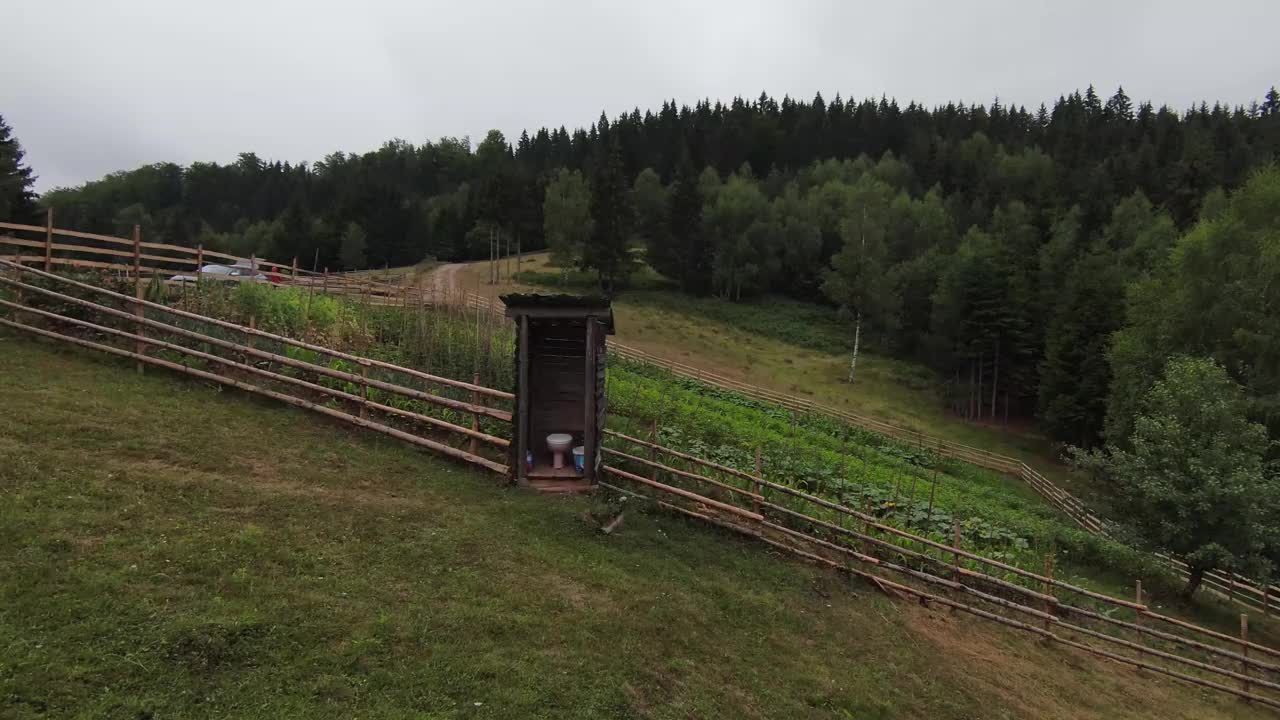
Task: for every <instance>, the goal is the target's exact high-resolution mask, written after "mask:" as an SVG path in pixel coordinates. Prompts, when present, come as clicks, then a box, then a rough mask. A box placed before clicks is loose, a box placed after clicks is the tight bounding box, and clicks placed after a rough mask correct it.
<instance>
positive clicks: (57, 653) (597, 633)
mask: <svg viewBox="0 0 1280 720" xmlns="http://www.w3.org/2000/svg"><path fill="white" fill-rule="evenodd" d="M0 397H3V398H5V406H4V407H5V409H6V411H5V412H4V413H3V414H0V496H2V497H0V550H2V552H0V577H3V578H5V582H4V583H3V584H0V716H4V717H15V718H23V717H36V716H42V714H43V716H56V717H108V716H109V717H150V716H152V714H154V716H155V717H226V716H241V717H287V716H297V717H303V716H305V717H351V716H356V715H358V716H360V717H431V718H435V717H439V718H452V717H477V718H482V717H495V718H496V717H503V718H505V717H556V718H564V717H655V718H656V717H833V718H841V717H845V718H847V717H858V718H864V717H895V718H896V717H955V718H960V717H978V716H981V717H1121V716H1122V717H1137V718H1141V717H1153V718H1154V717H1160V718H1181V717H1185V718H1192V717H1195V718H1200V717H1251V716H1253V715H1254V713H1255V711H1253V710H1250V709H1249V708H1247V707H1245V706H1242V705H1239V704H1237V703H1234V702H1232V701H1228V700H1225V699H1221V698H1219V697H1217V696H1209V695H1205V694H1202V693H1200V692H1198V691H1194V690H1192V689H1189V688H1186V687H1184V686H1181V685H1178V684H1174V683H1167V682H1164V681H1160V680H1152V679H1150V678H1144V677H1142V676H1139V675H1137V674H1135V673H1133V672H1131V671H1129V670H1127V669H1121V668H1118V667H1117V666H1114V665H1109V664H1104V663H1099V662H1096V661H1094V660H1091V659H1086V658H1082V657H1080V656H1077V655H1074V654H1070V653H1063V652H1061V651H1058V650H1051V649H1046V648H1043V647H1041V646H1040V645H1039V644H1038V643H1036V642H1034V641H1031V640H1029V639H1027V638H1026V637H1023V636H1020V635H1017V634H1012V633H1009V632H1006V631H1004V630H1002V629H999V628H996V627H993V626H990V625H987V624H984V623H981V622H979V621H976V620H973V619H969V618H965V617H951V616H948V615H947V614H946V613H935V612H930V611H925V610H922V609H920V608H918V607H915V606H911V605H907V604H898V603H893V602H890V601H888V600H886V599H884V598H882V597H880V596H878V595H877V594H875V593H874V592H872V591H871V590H869V589H868V588H866V587H864V586H861V585H850V584H848V583H847V581H845V580H844V579H842V578H839V577H836V576H833V575H830V574H828V573H825V572H820V571H817V570H812V569H809V568H806V567H803V566H801V565H798V564H796V563H794V562H791V561H789V560H783V559H780V558H777V557H774V556H772V555H770V554H769V553H766V552H764V551H763V550H762V549H761V548H759V547H757V546H755V545H752V544H749V543H744V542H740V541H738V540H736V539H732V538H728V537H725V536H722V535H719V534H717V533H714V532H711V531H709V530H707V529H705V528H703V527H701V526H696V525H689V524H686V523H684V522H681V521H678V520H674V519H671V518H667V517H664V516H660V515H649V514H636V513H631V514H629V516H628V520H627V523H626V524H625V525H624V526H623V528H622V531H621V532H620V533H619V534H616V535H614V536H609V537H604V536H600V535H598V534H596V533H594V532H593V531H592V530H591V529H590V526H589V525H588V524H587V523H586V522H585V521H584V520H583V519H582V515H583V513H584V512H585V511H586V510H588V509H589V507H590V501H589V500H586V499H582V498H572V499H563V498H548V497H542V496H538V495H533V494H526V493H524V492H520V491H516V490H512V489H509V488H505V487H501V486H500V485H499V484H498V483H497V482H496V481H495V479H494V478H492V477H491V476H483V475H478V474H475V473H473V472H470V471H468V470H464V469H462V468H459V467H457V466H454V465H450V464H447V463H444V462H441V461H438V460H436V459H434V458H432V457H430V456H428V455H426V454H423V453H420V452H417V451H414V450H411V449H409V448H406V447H403V446H400V445H397V444H394V443H393V442H391V441H388V440H384V439H381V438H377V437H371V436H368V435H364V434H358V433H352V432H348V431H346V430H344V429H342V428H339V427H336V426H333V425H331V424H328V423H326V422H323V421H320V420H318V419H316V418H313V417H311V416H309V415H306V414H303V413H301V412H300V411H295V410H292V409H286V408H281V407H277V406H274V405H269V404H264V403H260V402H256V401H253V400H250V399H246V398H243V397H237V396H234V395H232V394H228V393H219V392H216V391H214V390H211V389H208V388H205V387H202V386H200V385H197V384H192V383H188V382H183V381H180V380H176V379H173V378H169V377H166V376H163V375H162V374H148V375H147V376H145V377H139V376H137V375H135V374H134V373H133V372H132V371H131V370H129V369H128V366H126V365H122V364H119V363H116V362H113V361H110V360H103V359H98V358H92V359H91V358H87V357H85V356H82V355H78V354H68V353H64V352H60V351H56V350H53V349H50V348H48V347H47V346H40V345H35V344H32V343H30V342H28V341H25V340H21V341H20V340H15V339H13V338H10V337H3V336H0Z"/></svg>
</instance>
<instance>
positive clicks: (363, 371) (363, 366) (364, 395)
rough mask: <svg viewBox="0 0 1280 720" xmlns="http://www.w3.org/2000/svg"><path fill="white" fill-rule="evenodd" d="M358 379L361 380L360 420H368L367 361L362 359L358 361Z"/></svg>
mask: <svg viewBox="0 0 1280 720" xmlns="http://www.w3.org/2000/svg"><path fill="white" fill-rule="evenodd" d="M360 377H361V378H363V380H362V382H361V383H360V398H361V403H360V419H361V420H368V419H369V361H368V360H365V359H364V358H361V359H360Z"/></svg>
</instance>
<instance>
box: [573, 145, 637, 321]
mask: <svg viewBox="0 0 1280 720" xmlns="http://www.w3.org/2000/svg"><path fill="white" fill-rule="evenodd" d="M591 218H592V221H593V223H594V225H593V227H592V232H591V240H590V241H589V242H588V243H587V246H586V248H584V250H583V254H582V264H583V266H584V267H586V268H590V269H593V270H595V271H596V277H597V278H598V280H599V282H600V290H601V292H603V293H604V294H605V295H606V296H608V297H612V296H613V295H614V294H616V293H617V291H618V289H619V288H620V287H621V286H622V285H624V284H625V283H626V282H627V280H628V279H629V278H630V277H631V273H632V272H633V271H634V270H635V268H636V258H635V254H634V253H633V252H632V250H631V232H632V226H633V222H634V218H633V213H632V208H631V203H630V202H629V198H628V193H627V181H626V177H625V176H624V175H623V171H622V155H621V150H620V148H619V146H618V144H617V142H616V141H615V142H613V143H611V144H610V145H609V150H608V153H607V155H606V156H605V157H604V158H603V159H602V161H601V162H600V163H599V165H598V168H597V170H596V173H595V175H594V176H593V177H592V180H591Z"/></svg>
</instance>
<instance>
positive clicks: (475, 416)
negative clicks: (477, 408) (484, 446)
mask: <svg viewBox="0 0 1280 720" xmlns="http://www.w3.org/2000/svg"><path fill="white" fill-rule="evenodd" d="M471 384H472V385H479V384H480V373H475V374H473V375H472V376H471ZM471 404H472V405H479V404H480V393H478V392H476V391H475V390H472V391H471ZM471 429H472V430H473V431H475V432H480V413H478V412H473V413H471ZM469 449H470V450H471V454H472V455H475V454H476V453H477V452H479V450H480V441H479V440H477V439H476V438H475V436H474V435H473V436H472V437H471V445H470V448H469Z"/></svg>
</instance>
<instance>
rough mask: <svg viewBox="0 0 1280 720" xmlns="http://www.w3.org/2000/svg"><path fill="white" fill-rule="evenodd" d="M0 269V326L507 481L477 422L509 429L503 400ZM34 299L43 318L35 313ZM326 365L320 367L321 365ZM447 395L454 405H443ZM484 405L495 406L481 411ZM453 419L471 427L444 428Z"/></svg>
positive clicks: (466, 386) (498, 444)
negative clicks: (212, 386) (158, 370)
mask: <svg viewBox="0 0 1280 720" xmlns="http://www.w3.org/2000/svg"><path fill="white" fill-rule="evenodd" d="M0 269H4V270H7V271H8V273H7V274H8V277H5V276H0V285H4V286H7V287H10V288H13V289H14V291H15V296H16V301H10V300H0V307H3V308H5V309H7V310H9V311H10V314H11V318H10V319H3V318H0V325H4V326H6V327H10V328H13V329H15V330H18V331H21V332H24V333H28V334H31V335H36V336H40V337H45V338H50V339H55V340H59V341H63V342H69V343H71V344H74V345H78V346H80V347H85V348H89V349H93V350H99V351H102V352H106V353H109V354H112V355H117V356H120V357H126V358H130V359H132V360H134V361H136V362H137V363H138V366H139V368H141V367H142V366H144V365H151V366H156V367H162V368H165V369H168V370H174V371H176V372H181V373H184V374H187V375H192V376H195V377H198V378H200V379H202V380H208V381H212V382H215V383H219V384H223V385H228V386H232V387H236V388H239V389H241V390H244V391H246V392H251V393H254V394H258V395H263V396H266V397H270V398H272V399H275V400H280V401H282V402H286V403H288V404H290V405H294V406H296V407H301V408H304V409H307V410H311V411H314V412H317V413H320V414H322V415H326V416H328V417H331V418H334V419H337V420H342V421H344V422H348V423H351V424H353V425H358V426H360V427H364V428H367V429H370V430H375V431H378V432H382V433H385V434H387V435H391V436H392V437H395V438H397V439H400V440H404V441H406V442H410V443H413V444H415V445H418V446H421V447H425V448H428V449H430V450H433V451H435V452H439V453H441V454H444V455H447V456H449V457H452V458H455V459H458V460H463V461H466V462H469V463H472V464H475V465H479V466H481V467H484V468H487V469H489V470H492V471H494V472H498V473H506V471H507V466H506V464H505V462H503V461H504V460H505V458H506V452H505V450H506V448H507V447H508V446H509V445H510V441H509V440H508V439H507V437H506V436H507V435H509V433H503V436H498V435H495V434H493V433H491V432H486V431H484V430H482V429H481V426H482V423H481V420H484V421H485V422H500V423H510V422H511V412H510V410H508V409H505V408H503V407H501V406H500V404H505V405H508V406H509V405H510V402H511V400H512V398H513V396H512V394H511V393H508V392H503V391H501V390H494V389H491V388H487V387H484V386H481V385H478V384H475V383H468V382H462V381H459V380H453V379H451V378H446V377H441V376H438V375H432V374H429V373H424V372H421V371H419V370H414V369H412V368H405V367H400V366H397V365H393V364H391V363H386V362H382V361H379V360H374V359H370V358H365V357H360V356H356V355H352V354H349V353H345V352H341V351H338V350H333V349H330V348H326V347H322V346H318V345H314V344H311V343H308V342H304V341H301V340H295V339H292V338H287V337H283V336H280V335H275V334H272V333H268V332H264V331H262V330H257V329H254V328H250V327H244V326H242V325H237V324H235V323H230V322H226V321H223V320H218V319H215V318H210V317H206V316H203V315H198V314H196V313H191V312H186V311H183V310H178V309H175V308H171V307H168V306H166V305H162V304H159V303H153V302H149V301H146V300H143V299H141V298H140V297H137V296H132V295H125V294H121V293H117V292H113V291H110V290H107V289H104V288H100V287H97V286H95V285H91V284H88V283H83V282H79V281H76V280H72V279H69V278H65V277H62V276H59V275H55V274H53V273H48V272H44V271H42V270H36V269H33V268H25V267H23V265H22V264H21V263H17V262H14V261H11V260H5V259H2V258H0ZM138 282H141V279H139V280H138ZM24 299H27V300H31V301H33V304H27V303H24V302H23V300H24ZM40 299H44V300H45V301H46V303H45V304H46V305H48V306H49V308H50V309H42V308H40V307H38V306H36V305H35V304H34V301H38V300H40ZM70 306H74V307H75V308H78V309H79V310H80V312H78V313H75V314H76V315H81V314H86V315H91V316H93V317H94V320H86V319H82V318H80V317H76V316H73V315H72V314H68V313H67V312H66V310H65V308H67V307H70ZM126 308H127V309H126ZM58 309H62V310H63V312H57V310H58ZM32 319H39V320H40V321H43V325H44V326H41V325H40V324H37V323H35V322H32ZM24 320H25V322H24ZM111 321H114V322H111ZM122 344H123V347H122V346H121V345H122ZM299 351H304V352H299ZM325 358H327V360H328V361H327V362H321V361H320V360H322V359H325ZM197 365H199V366H197ZM380 376H381V377H380ZM414 384H416V385H418V386H417V387H415V386H414ZM450 392H452V393H453V394H454V395H461V397H449V396H448V395H449V393H450ZM483 398H489V399H490V400H491V401H497V402H496V403H495V404H493V405H489V404H486V403H485V402H484V401H483ZM335 405H336V407H335ZM432 410H435V411H440V410H443V411H447V417H446V416H441V414H440V413H439V412H436V413H435V414H430V413H431V412H432ZM454 416H461V417H469V418H470V419H471V422H470V424H469V425H463V424H460V423H456V422H452V421H451V420H450V419H448V418H451V417H454ZM421 428H428V429H430V430H431V431H433V432H437V433H438V432H445V433H448V434H451V435H456V436H460V437H462V438H463V443H464V446H465V449H463V448H462V447H454V446H452V445H450V444H448V443H446V442H442V441H439V440H436V439H433V438H431V437H428V436H427V435H425V434H422V433H421V432H418V430H419V429H421ZM481 443H483V444H484V445H486V446H488V447H492V448H495V449H497V450H498V451H499V452H497V453H490V455H492V456H493V457H491V456H486V455H485V454H484V453H482V452H480V450H479V447H478V446H479V444H481ZM496 458H501V459H496Z"/></svg>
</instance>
